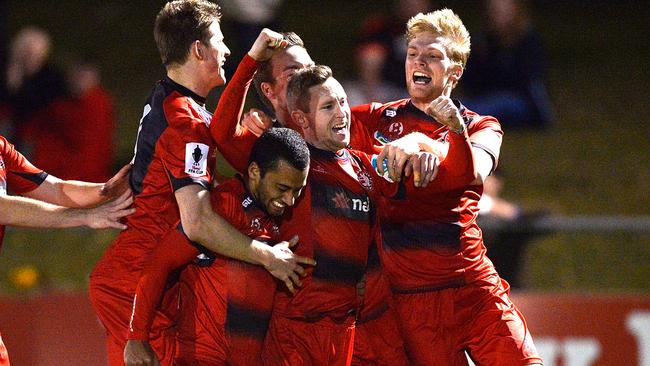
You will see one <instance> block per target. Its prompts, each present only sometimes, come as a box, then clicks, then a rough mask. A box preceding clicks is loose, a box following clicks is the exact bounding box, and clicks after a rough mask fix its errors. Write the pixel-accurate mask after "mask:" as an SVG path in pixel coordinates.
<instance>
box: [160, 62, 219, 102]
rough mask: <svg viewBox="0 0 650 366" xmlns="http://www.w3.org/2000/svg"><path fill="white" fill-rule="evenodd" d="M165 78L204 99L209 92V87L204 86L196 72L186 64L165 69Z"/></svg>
mask: <svg viewBox="0 0 650 366" xmlns="http://www.w3.org/2000/svg"><path fill="white" fill-rule="evenodd" d="M167 76H168V77H169V78H170V79H172V80H174V81H175V82H177V83H178V84H180V85H182V86H184V87H186V88H188V89H189V90H191V91H193V92H194V93H196V94H198V95H200V96H202V97H204V98H205V97H207V96H208V93H209V92H210V87H208V86H206V85H205V82H204V81H203V80H202V78H201V77H200V75H198V73H196V70H195V69H194V68H192V67H190V66H189V65H188V64H187V63H185V64H183V65H180V66H173V67H169V68H167Z"/></svg>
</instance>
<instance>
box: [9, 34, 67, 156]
mask: <svg viewBox="0 0 650 366" xmlns="http://www.w3.org/2000/svg"><path fill="white" fill-rule="evenodd" d="M50 48H51V47H50V37H49V35H48V34H47V33H46V32H45V31H44V30H42V29H40V28H36V27H26V28H23V29H22V30H20V31H19V32H18V34H17V35H16V36H15V37H14V39H13V41H12V43H11V47H10V50H9V60H8V62H7V69H6V91H7V96H6V98H7V99H6V105H7V106H8V107H9V111H10V113H11V117H10V118H11V119H12V121H13V129H14V130H13V133H14V135H15V136H16V138H17V139H18V141H17V143H21V142H24V136H22V134H23V129H24V128H26V127H27V126H26V125H27V123H28V122H27V121H28V120H29V119H30V118H32V116H33V115H34V114H35V113H38V112H40V111H42V110H43V109H44V108H46V107H47V106H48V105H49V104H50V103H51V102H52V101H53V100H54V99H55V98H57V97H60V96H64V95H66V93H67V88H66V83H65V77H64V75H63V73H62V72H60V71H59V70H58V69H57V68H56V67H55V66H54V65H53V64H52V63H50V62H49V55H50ZM20 140H22V141H20ZM23 152H27V151H25V149H23Z"/></svg>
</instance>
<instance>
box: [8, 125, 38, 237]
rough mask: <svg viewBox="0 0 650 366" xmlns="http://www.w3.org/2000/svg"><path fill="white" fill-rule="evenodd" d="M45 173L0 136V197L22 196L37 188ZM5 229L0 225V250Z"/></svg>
mask: <svg viewBox="0 0 650 366" xmlns="http://www.w3.org/2000/svg"><path fill="white" fill-rule="evenodd" d="M45 178H47V173H45V172H44V171H42V170H40V169H38V168H36V167H35V166H33V165H32V164H31V163H30V162H29V161H28V160H27V159H25V157H24V156H23V155H22V154H21V153H19V152H18V151H17V150H16V149H15V148H14V145H12V144H11V143H10V142H9V141H7V139H5V138H4V136H2V135H0V195H6V194H8V193H12V194H23V193H26V192H29V191H33V190H34V189H36V188H38V186H40V185H41V183H43V182H44V181H45ZM4 233H5V227H4V225H0V248H1V247H2V239H3V237H4Z"/></svg>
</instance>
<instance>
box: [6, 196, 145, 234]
mask: <svg viewBox="0 0 650 366" xmlns="http://www.w3.org/2000/svg"><path fill="white" fill-rule="evenodd" d="M132 203H133V198H132V197H131V194H130V192H126V193H125V194H123V195H122V196H120V197H119V198H117V199H116V200H114V201H111V202H109V203H107V204H104V205H102V206H99V207H95V208H88V209H84V208H70V207H63V206H59V205H55V204H51V203H47V202H43V201H40V200H36V199H32V198H28V197H20V196H8V195H0V223H1V224H2V225H11V226H23V227H41V228H68V227H78V226H87V227H89V228H93V229H103V228H116V229H126V225H124V224H122V223H120V221H119V220H120V219H121V218H123V217H125V216H127V215H130V214H132V213H133V212H134V211H135V210H134V209H130V208H129V206H131V204H132Z"/></svg>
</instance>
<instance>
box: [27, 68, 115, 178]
mask: <svg viewBox="0 0 650 366" xmlns="http://www.w3.org/2000/svg"><path fill="white" fill-rule="evenodd" d="M67 78H68V86H69V90H70V96H68V97H66V98H58V99H56V100H55V101H53V102H52V103H51V104H50V105H49V106H48V107H47V108H46V109H45V110H43V111H41V112H39V113H37V114H36V115H35V116H34V117H33V118H32V120H31V123H30V125H31V126H32V127H33V129H29V130H28V131H27V135H28V136H29V139H30V141H32V142H33V144H34V145H33V146H34V151H33V154H32V156H33V159H32V160H33V161H34V163H35V164H37V165H38V166H41V167H43V169H45V170H47V171H48V172H52V173H53V174H55V175H57V176H60V177H63V178H64V179H75V180H85V181H90V182H103V181H105V180H106V179H107V178H108V177H109V176H110V172H111V169H112V165H113V159H114V145H113V135H114V131H115V127H116V122H115V114H114V106H113V99H112V97H111V96H110V94H109V93H108V91H107V90H106V89H104V88H103V87H102V85H101V77H100V73H99V68H98V67H97V65H95V64H94V63H92V62H82V63H78V64H76V65H74V66H72V67H71V68H70V69H69V71H68V75H67ZM44 126H47V128H41V127H44Z"/></svg>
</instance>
